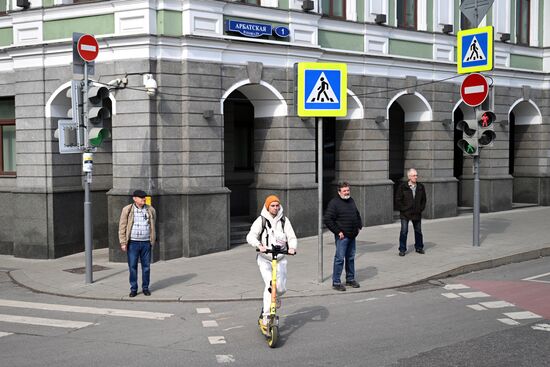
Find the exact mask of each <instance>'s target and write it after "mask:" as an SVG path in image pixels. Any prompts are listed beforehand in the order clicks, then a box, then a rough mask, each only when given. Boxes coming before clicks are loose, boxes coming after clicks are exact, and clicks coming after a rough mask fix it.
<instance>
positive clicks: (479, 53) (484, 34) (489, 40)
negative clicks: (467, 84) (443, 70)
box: [456, 26, 494, 74]
mask: <svg viewBox="0 0 550 367" xmlns="http://www.w3.org/2000/svg"><path fill="white" fill-rule="evenodd" d="M493 32H494V31H493V26H487V27H481V28H474V29H466V30H464V31H460V32H458V34H457V56H456V66H457V72H458V73H459V74H466V73H477V72H479V71H488V70H493V41H494V39H493Z"/></svg>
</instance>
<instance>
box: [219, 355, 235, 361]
mask: <svg viewBox="0 0 550 367" xmlns="http://www.w3.org/2000/svg"><path fill="white" fill-rule="evenodd" d="M216 361H218V363H231V362H235V357H233V355H232V354H216Z"/></svg>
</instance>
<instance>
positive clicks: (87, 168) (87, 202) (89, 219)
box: [82, 61, 94, 284]
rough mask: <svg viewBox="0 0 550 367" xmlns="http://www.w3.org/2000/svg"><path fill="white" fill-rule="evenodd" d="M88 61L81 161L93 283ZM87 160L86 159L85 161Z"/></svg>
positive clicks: (88, 273)
mask: <svg viewBox="0 0 550 367" xmlns="http://www.w3.org/2000/svg"><path fill="white" fill-rule="evenodd" d="M88 88H89V85H88V62H87V61H85V62H84V88H82V89H83V92H84V98H82V99H83V104H84V106H83V110H84V126H85V127H84V152H83V154H82V163H83V170H84V251H85V255H86V284H91V283H93V281H94V280H93V272H92V201H91V199H90V184H91V183H92V167H93V165H92V164H93V160H92V161H91V162H90V161H89V159H90V157H91V149H90V144H89V142H88V128H89V125H90V121H89V118H88ZM87 160H88V161H87Z"/></svg>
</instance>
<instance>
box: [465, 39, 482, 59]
mask: <svg viewBox="0 0 550 367" xmlns="http://www.w3.org/2000/svg"><path fill="white" fill-rule="evenodd" d="M468 49H469V52H467V53H466V58H465V59H464V61H463V62H468V61H477V60H486V59H487V58H486V57H485V54H484V53H483V50H482V49H481V47H479V43H478V41H477V38H476V36H474V37H472V42H471V43H470V47H469V48H468Z"/></svg>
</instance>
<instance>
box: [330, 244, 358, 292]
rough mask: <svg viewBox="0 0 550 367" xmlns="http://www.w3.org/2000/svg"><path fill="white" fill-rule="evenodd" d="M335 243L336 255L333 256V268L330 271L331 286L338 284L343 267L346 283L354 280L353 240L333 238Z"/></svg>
mask: <svg viewBox="0 0 550 367" xmlns="http://www.w3.org/2000/svg"><path fill="white" fill-rule="evenodd" d="M334 239H335V241H336V253H335V254H334V266H333V269H332V284H340V277H341V276H342V271H343V270H344V266H345V269H346V281H347V282H351V281H352V280H355V238H348V237H344V238H343V239H340V238H338V235H336V236H334Z"/></svg>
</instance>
